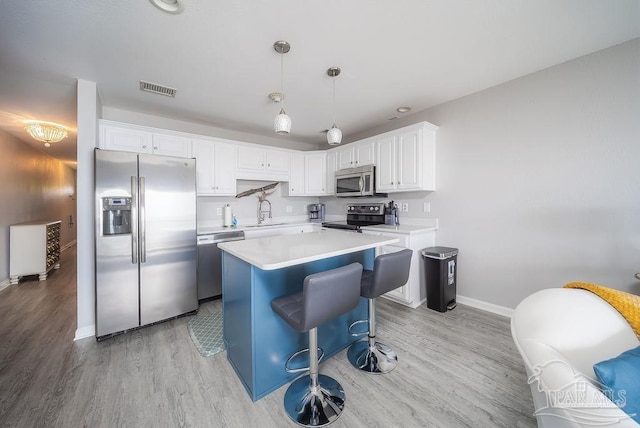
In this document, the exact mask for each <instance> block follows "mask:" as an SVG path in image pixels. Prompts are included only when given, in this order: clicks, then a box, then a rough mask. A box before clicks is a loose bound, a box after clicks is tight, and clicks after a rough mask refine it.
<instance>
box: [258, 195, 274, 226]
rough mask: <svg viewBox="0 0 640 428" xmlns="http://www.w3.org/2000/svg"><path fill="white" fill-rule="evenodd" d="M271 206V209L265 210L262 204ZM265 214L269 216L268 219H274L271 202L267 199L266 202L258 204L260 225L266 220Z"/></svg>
mask: <svg viewBox="0 0 640 428" xmlns="http://www.w3.org/2000/svg"><path fill="white" fill-rule="evenodd" d="M265 202H266V203H267V204H269V209H267V210H264V209H262V204H264V203H265ZM265 214H269V217H268V218H272V217H271V202H269V201H268V200H267V199H265V200H264V201H260V202H259V203H258V224H262V222H263V221H264V220H265Z"/></svg>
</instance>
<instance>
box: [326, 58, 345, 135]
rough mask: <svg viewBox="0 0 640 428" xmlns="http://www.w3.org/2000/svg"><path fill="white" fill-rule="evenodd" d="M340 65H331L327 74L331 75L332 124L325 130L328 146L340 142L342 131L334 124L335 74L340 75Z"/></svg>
mask: <svg viewBox="0 0 640 428" xmlns="http://www.w3.org/2000/svg"><path fill="white" fill-rule="evenodd" d="M340 71H341V70H340V67H331V68H329V69H328V70H327V74H328V75H329V76H331V77H333V126H332V127H331V129H329V131H328V132H327V142H328V143H329V145H330V146H337V145H338V144H340V143H341V142H342V131H341V130H340V129H339V128H338V127H337V126H336V76H338V75H340Z"/></svg>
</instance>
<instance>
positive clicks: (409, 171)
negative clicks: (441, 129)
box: [375, 122, 438, 192]
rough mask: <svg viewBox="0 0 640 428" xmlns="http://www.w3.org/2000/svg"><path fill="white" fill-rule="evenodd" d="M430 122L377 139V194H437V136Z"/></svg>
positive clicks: (388, 133)
mask: <svg viewBox="0 0 640 428" xmlns="http://www.w3.org/2000/svg"><path fill="white" fill-rule="evenodd" d="M437 129H438V127H437V126H435V125H432V124H430V123H428V122H421V123H419V124H416V125H410V126H407V127H404V128H400V129H398V130H395V131H391V132H387V133H385V134H381V135H378V136H377V137H375V147H376V159H377V164H376V166H377V168H376V191H378V192H402V191H414V190H435V189H436V180H435V178H436V174H435V172H436V171H435V133H436V130H437Z"/></svg>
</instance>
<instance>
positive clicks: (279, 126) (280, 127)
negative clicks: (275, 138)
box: [273, 108, 291, 135]
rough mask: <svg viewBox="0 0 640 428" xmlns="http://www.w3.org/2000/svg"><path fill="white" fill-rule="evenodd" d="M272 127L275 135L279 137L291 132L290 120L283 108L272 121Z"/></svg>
mask: <svg viewBox="0 0 640 428" xmlns="http://www.w3.org/2000/svg"><path fill="white" fill-rule="evenodd" d="M273 127H274V128H275V130H276V134H280V135H286V134H288V133H289V131H291V118H290V117H289V115H288V114H287V113H285V112H284V108H281V109H280V114H278V115H277V116H276V118H275V120H274V121H273Z"/></svg>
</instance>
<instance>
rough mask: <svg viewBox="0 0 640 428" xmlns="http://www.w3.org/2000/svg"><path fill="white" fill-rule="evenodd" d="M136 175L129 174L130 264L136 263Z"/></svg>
mask: <svg viewBox="0 0 640 428" xmlns="http://www.w3.org/2000/svg"><path fill="white" fill-rule="evenodd" d="M137 218H138V177H136V176H133V175H132V176H131V264H134V265H135V264H137V263H138V221H137Z"/></svg>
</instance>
